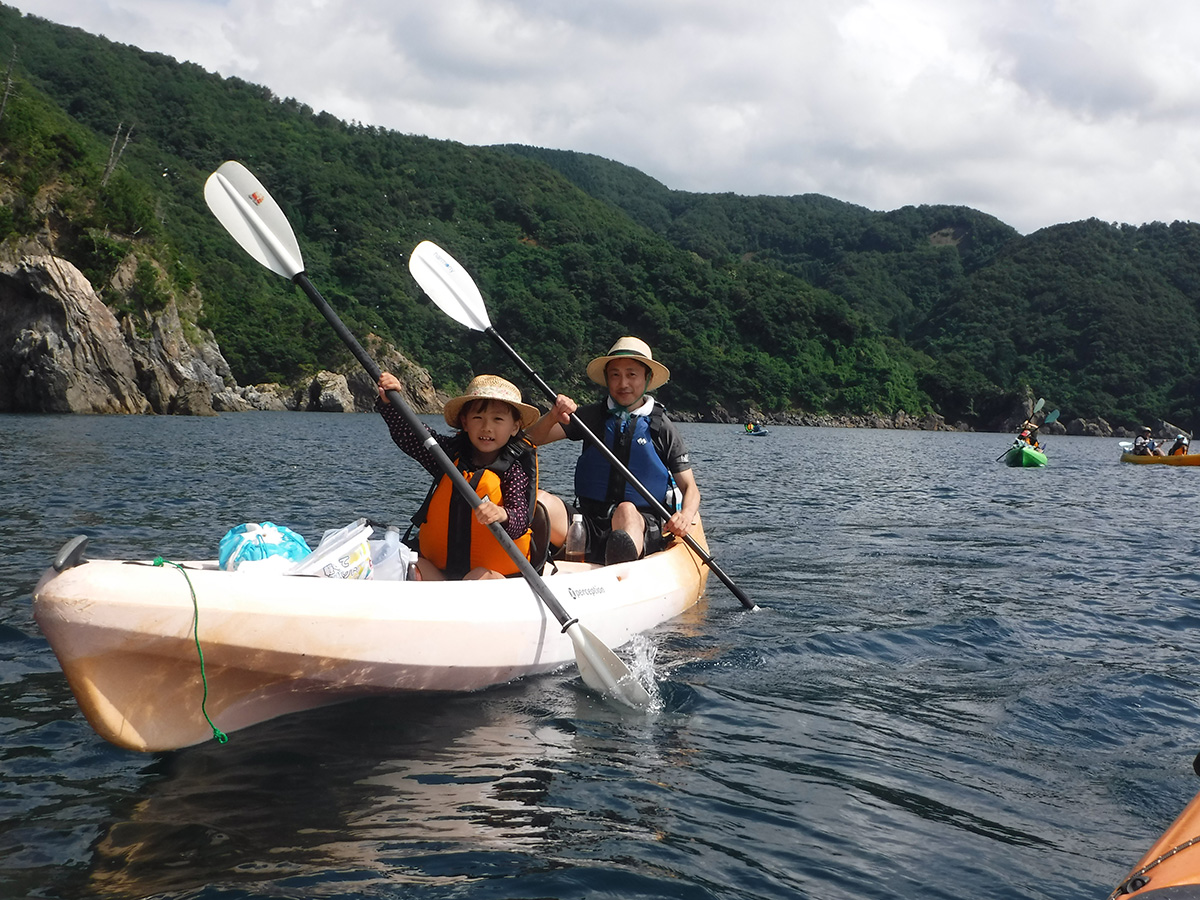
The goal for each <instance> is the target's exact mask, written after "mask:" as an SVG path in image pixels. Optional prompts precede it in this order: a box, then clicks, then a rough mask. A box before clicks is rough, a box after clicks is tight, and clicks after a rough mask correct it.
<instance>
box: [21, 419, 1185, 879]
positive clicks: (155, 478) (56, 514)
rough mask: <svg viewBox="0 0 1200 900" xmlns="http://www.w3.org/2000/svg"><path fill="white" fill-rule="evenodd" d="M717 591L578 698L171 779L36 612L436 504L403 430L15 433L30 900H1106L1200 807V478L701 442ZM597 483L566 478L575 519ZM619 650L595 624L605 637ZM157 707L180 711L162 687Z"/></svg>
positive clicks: (782, 432)
mask: <svg viewBox="0 0 1200 900" xmlns="http://www.w3.org/2000/svg"><path fill="white" fill-rule="evenodd" d="M684 432H685V434H686V437H687V439H688V441H689V442H690V444H691V446H692V449H693V459H694V462H695V465H696V471H697V473H698V478H699V481H700V483H701V486H702V489H703V492H704V505H703V510H704V514H705V523H706V527H707V531H708V535H709V539H710V541H711V543H712V547H713V553H714V556H715V557H716V558H717V560H718V561H719V562H720V563H721V564H722V566H723V567H724V568H725V570H726V571H727V572H728V573H729V574H730V575H731V577H732V578H733V579H734V580H735V581H736V582H737V583H738V584H739V585H740V586H741V587H742V588H743V589H744V590H745V591H746V592H747V593H748V594H749V595H750V596H751V597H752V598H754V599H755V600H756V601H757V602H758V603H759V604H760V605H762V606H763V607H764V608H763V609H762V610H761V611H759V612H756V613H747V612H745V611H743V610H742V609H741V607H740V605H739V604H738V603H737V601H736V600H735V599H734V598H733V596H732V595H731V594H730V593H729V592H728V591H727V590H726V589H725V587H724V586H723V585H722V584H721V583H720V582H718V581H717V580H716V579H712V580H710V582H709V591H708V596H707V598H706V600H705V601H704V602H703V603H702V605H701V607H700V608H698V609H697V610H695V611H694V612H693V613H691V614H689V615H687V616H686V617H684V618H683V619H681V620H678V621H674V622H671V623H669V624H667V625H665V626H663V627H661V628H660V629H658V630H657V631H656V632H654V633H653V634H651V635H650V636H649V641H648V642H645V643H644V644H642V645H641V646H640V647H638V648H637V649H636V657H631V656H630V651H628V650H625V651H622V652H623V653H624V654H626V656H627V658H633V659H634V662H635V664H636V665H641V666H645V665H652V666H653V671H654V676H655V678H656V681H657V683H658V686H659V690H660V692H661V694H662V697H663V704H662V706H663V708H662V709H660V710H657V711H654V712H649V713H637V712H632V711H628V710H624V709H616V708H613V707H611V706H609V705H607V704H605V703H604V702H602V701H599V700H597V699H596V698H594V697H592V696H591V695H589V694H588V693H587V692H586V691H585V690H584V689H583V688H582V687H581V685H580V683H579V682H578V680H577V678H576V677H575V674H574V672H573V670H572V671H564V672H561V673H555V674H551V675H547V676H543V677H538V678H531V679H527V680H525V681H522V682H519V683H516V684H513V685H509V686H505V687H501V688H498V689H495V690H490V691H486V692H483V693H478V694H471V695H462V696H454V697H450V698H439V699H417V700H413V699H395V698H390V699H381V700H375V701H371V702H364V703H355V704H350V705H346V706H341V707H336V708H332V709H328V710H322V711H318V712H315V713H306V714H302V715H298V716H293V717H290V718H286V719H281V720H278V721H275V722H271V723H267V724H264V725H261V726H258V727H256V728H252V729H249V730H246V731H242V732H237V733H235V734H234V735H233V736H232V738H231V740H230V741H229V743H228V744H225V745H218V744H215V743H214V744H208V745H204V746H199V747H195V748H191V749H188V750H183V751H179V752H175V753H166V754H157V755H142V754H134V753H130V752H126V751H123V750H119V749H117V748H115V747H112V746H110V745H108V744H106V743H105V742H104V741H102V740H101V739H100V738H98V737H97V736H96V735H95V734H94V733H93V732H92V731H91V730H90V729H89V728H88V726H87V724H86V723H85V722H84V721H83V719H82V717H81V716H80V715H79V713H78V711H77V709H76V706H75V703H74V700H73V698H72V697H71V694H70V692H69V690H68V689H67V686H66V683H65V681H64V679H63V677H62V674H61V672H60V670H59V668H58V665H57V662H56V660H55V659H54V656H53V654H52V653H51V651H50V650H49V647H48V646H47V644H46V642H45V641H44V640H43V638H42V637H41V635H40V633H39V632H38V630H37V627H36V625H35V624H34V623H33V619H32V616H31V611H30V592H31V590H32V588H33V585H34V582H35V581H36V579H37V577H38V575H39V573H40V572H41V571H42V570H43V568H45V566H46V565H47V564H48V563H49V561H50V559H51V557H52V556H53V554H54V552H55V550H56V549H57V548H58V547H59V546H60V545H61V544H62V543H63V542H64V541H65V540H67V539H68V538H69V537H71V536H73V535H75V534H77V533H80V532H83V533H86V534H88V535H90V536H91V545H90V548H89V554H90V555H91V556H93V557H105V556H109V557H149V556H155V555H162V556H164V557H166V558H168V559H172V558H188V557H196V556H202V557H212V556H215V554H216V549H217V541H218V540H219V538H220V536H221V535H222V534H223V533H224V531H225V530H226V529H227V528H229V527H230V526H232V525H235V524H238V523H240V522H244V521H263V520H271V521H275V522H279V523H283V524H287V525H290V526H291V527H293V528H295V529H296V530H297V531H300V532H301V533H302V534H304V535H305V536H307V537H308V538H310V540H315V539H316V538H319V536H320V534H321V532H322V531H323V530H324V529H326V528H332V527H339V526H341V525H344V524H346V523H347V522H349V521H351V520H353V519H354V518H356V517H358V516H360V515H367V516H370V517H372V518H375V519H379V520H389V519H391V520H400V519H402V518H404V517H405V516H407V515H408V514H409V513H410V512H411V510H412V508H413V506H414V504H415V503H416V502H417V501H418V500H419V499H420V497H421V496H422V495H423V493H424V490H425V488H426V486H427V481H426V478H425V476H424V474H423V473H421V472H419V471H418V470H417V469H416V467H415V466H414V465H412V464H411V463H410V461H409V460H408V459H407V458H406V457H403V456H402V455H401V454H400V453H399V452H398V451H396V450H395V448H394V447H393V446H392V445H391V443H390V442H389V441H388V439H387V436H386V433H385V430H384V428H383V425H382V423H381V422H380V421H379V420H378V419H377V418H376V417H375V416H371V415H364V416H321V415H302V414H267V413H262V414H243V415H225V416H222V417H220V418H218V419H174V418H83V417H0V471H2V472H3V476H2V480H3V502H2V503H0V540H2V545H3V548H4V552H3V554H0V822H2V824H0V896H3V897H14V898H15V897H26V896H28V897H40V898H81V897H120V898H143V897H156V898H168V897H169V898H204V900H218V898H219V900H241V898H268V897H270V898H280V897H283V898H325V897H337V898H404V897H421V898H472V900H473V898H533V897H539V898H541V897H554V898H584V897H587V898H593V897H614V898H639V897H645V898H650V897H654V898H660V897H661V898H667V897H670V898H761V897H805V898H809V897H811V898H822V900H841V898H846V900H850V898H853V900H871V898H897V897H900V898H907V897H918V896H919V897H922V898H955V900H959V898H979V897H988V898H1023V900H1027V898H1049V900H1065V898H1085V897H1101V898H1102V897H1105V896H1107V894H1108V892H1109V890H1111V888H1112V886H1113V885H1114V884H1115V883H1116V882H1117V881H1118V880H1119V879H1120V878H1121V876H1122V875H1123V874H1124V873H1125V871H1126V870H1127V869H1128V868H1129V867H1130V865H1131V864H1132V863H1133V862H1134V861H1135V860H1136V859H1137V857H1139V856H1140V855H1141V854H1142V852H1143V851H1144V850H1145V849H1146V847H1147V846H1148V845H1149V843H1150V842H1151V840H1152V839H1153V838H1154V837H1156V836H1157V835H1158V834H1159V833H1160V832H1161V831H1162V830H1163V828H1164V827H1165V826H1166V825H1167V824H1168V823H1169V821H1170V820H1171V819H1173V818H1174V816H1175V815H1176V814H1177V813H1178V811H1179V810H1180V809H1181V808H1182V807H1183V805H1184V804H1185V803H1186V801H1187V800H1188V799H1190V797H1191V796H1192V794H1193V793H1194V792H1195V791H1196V789H1197V788H1198V787H1200V783H1198V782H1197V779H1196V778H1195V776H1193V775H1192V772H1191V762H1192V758H1193V756H1194V755H1195V753H1196V751H1197V750H1198V749H1200V690H1198V687H1200V686H1198V683H1197V682H1198V679H1200V667H1198V666H1197V651H1196V646H1197V645H1196V640H1195V634H1196V627H1197V624H1198V622H1200V616H1198V613H1200V604H1198V602H1197V595H1198V593H1200V580H1198V575H1197V572H1196V558H1197V556H1196V551H1197V540H1196V538H1195V536H1194V535H1195V531H1194V524H1195V523H1194V516H1195V514H1196V512H1197V509H1198V501H1200V470H1191V469H1186V470H1185V469H1176V468H1168V467H1136V466H1130V465H1121V464H1119V463H1118V462H1117V455H1118V450H1117V447H1116V442H1115V441H1107V440H1100V439H1086V438H1063V437H1059V438H1053V437H1052V438H1050V439H1049V456H1050V465H1049V466H1048V467H1047V468H1045V469H1040V470H1038V469H1009V468H1006V467H1004V466H1003V465H1002V464H999V463H997V462H996V461H995V458H996V456H997V455H999V454H1000V453H1001V452H1003V450H1004V449H1005V448H1006V446H1007V443H1008V439H1007V438H1006V437H1005V436H1003V435H995V434H950V433H943V434H937V433H932V434H930V433H919V432H882V431H855V430H830V429H814V428H784V427H776V428H772V429H771V434H770V436H769V437H765V438H747V437H742V436H740V435H739V434H738V430H737V428H735V427H722V426H713V425H690V426H684ZM571 453H572V449H571V448H570V447H569V446H566V445H554V446H553V447H551V448H547V450H546V451H544V457H543V472H544V481H547V482H549V486H550V487H552V488H556V489H560V490H565V489H566V486H567V484H568V483H569V470H570V463H571V459H572V456H571ZM585 624H586V623H585ZM148 689H153V686H152V685H150V686H148Z"/></svg>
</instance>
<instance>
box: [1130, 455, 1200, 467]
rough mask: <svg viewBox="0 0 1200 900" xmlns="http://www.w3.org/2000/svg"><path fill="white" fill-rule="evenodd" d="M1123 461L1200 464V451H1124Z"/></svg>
mask: <svg viewBox="0 0 1200 900" xmlns="http://www.w3.org/2000/svg"><path fill="white" fill-rule="evenodd" d="M1121 462H1127V463H1134V464H1135V465H1139V466H1144V465H1160V466H1200V453H1184V454H1182V455H1181V456H1148V455H1147V454H1145V453H1122V454H1121Z"/></svg>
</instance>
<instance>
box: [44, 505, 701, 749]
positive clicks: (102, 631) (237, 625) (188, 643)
mask: <svg viewBox="0 0 1200 900" xmlns="http://www.w3.org/2000/svg"><path fill="white" fill-rule="evenodd" d="M691 535H692V536H693V537H694V538H695V539H696V544H697V546H699V547H703V548H704V550H705V553H707V544H706V543H705V540H704V530H703V526H702V525H701V523H700V522H699V521H698V520H697V523H696V525H695V527H694V528H693V530H692V532H691ZM81 540H82V543H86V541H85V540H83V539H76V541H81ZM74 543H75V542H74V541H73V542H71V544H74ZM71 544H68V547H70V546H71ZM79 546H80V547H82V544H80V545H79ZM66 549H67V548H64V551H62V552H60V555H59V558H58V559H57V560H56V561H55V565H56V567H51V568H50V569H48V570H47V571H46V572H45V573H44V574H43V575H42V577H41V579H40V580H39V581H38V584H37V586H36V587H35V588H34V592H33V614H34V618H35V619H36V621H37V624H38V626H39V628H40V629H41V630H42V633H43V634H44V635H45V636H46V639H47V640H48V641H49V643H50V646H51V648H52V649H53V650H54V653H55V655H56V656H57V657H58V661H59V664H60V665H61V666H62V670H63V673H64V674H65V675H66V678H67V682H68V684H69V685H70V687H71V690H72V692H73V693H74V695H75V699H76V702H77V703H78V704H79V708H80V709H81V710H82V712H83V714H84V716H85V717H86V718H87V721H88V723H89V724H90V725H91V726H92V728H93V729H95V731H96V732H97V733H98V734H99V735H100V736H101V737H103V738H105V739H106V740H108V741H110V742H112V743H113V744H116V745H117V746H119V747H124V748H127V749H130V750H139V751H160V750H173V749H176V748H179V747H186V746H189V745H192V744H197V743H200V742H202V741H204V740H207V739H209V738H211V737H213V736H218V738H219V737H220V735H218V729H219V731H220V732H224V733H228V732H231V731H235V730H237V729H239V728H245V727H247V726H250V725H254V724H256V723H259V722H263V721H266V720H268V719H272V718H275V717H276V716H281V715H284V714H287V713H292V712H297V711H300V710H305V709H313V708H316V707H319V706H326V705H329V704H333V703H338V702H342V701H346V700H352V699H355V698H358V697H363V696H367V695H372V694H380V693H387V692H407V691H474V690H479V689H481V688H486V687H489V686H491V685H497V684H502V683H505V682H508V681H512V680H513V679H516V678H521V677H523V676H526V675H533V674H536V673H540V672H548V671H551V670H554V669H560V668H563V667H564V666H567V665H569V664H571V663H573V662H574V661H575V658H576V654H575V649H574V646H573V644H572V641H571V638H570V637H569V636H568V635H567V634H564V633H563V630H562V629H561V628H560V627H559V624H558V622H557V621H556V619H555V618H554V617H553V616H552V615H550V614H549V613H548V612H547V610H546V608H545V606H544V604H543V603H542V602H541V601H540V600H539V598H538V597H537V596H536V595H535V594H534V593H533V591H532V589H531V588H530V587H529V585H528V584H527V583H526V582H525V580H524V579H522V578H506V579H497V580H491V581H384V580H378V581H376V580H353V579H350V580H347V579H340V578H322V577H313V576H299V575H285V574H278V573H275V572H263V571H261V570H260V571H258V572H255V571H253V570H251V571H245V572H243V571H234V572H229V571H225V570H223V569H221V568H220V566H219V565H218V563H217V562H216V561H197V562H180V563H174V564H165V565H164V564H162V560H155V561H154V562H150V561H122V560H99V559H97V560H84V559H82V550H81V549H80V552H78V553H75V554H72V557H73V558H72V559H69V560H67V561H65V562H64V560H63V556H64V553H65V551H66ZM556 565H557V568H556V569H555V567H554V565H547V566H546V571H545V573H544V574H543V577H544V579H545V582H546V585H547V586H548V587H549V588H550V589H551V590H552V591H553V592H554V594H555V596H556V597H558V598H561V602H562V603H563V605H564V606H566V607H567V608H569V609H570V611H571V614H572V615H574V616H577V617H578V618H579V621H580V622H581V623H585V624H586V626H587V628H588V629H589V630H590V631H591V632H592V633H593V634H594V635H595V636H596V638H597V639H598V640H600V641H602V642H603V643H604V644H605V645H607V646H608V647H619V646H621V645H623V644H625V643H626V642H628V641H629V640H630V639H632V638H633V637H634V636H635V635H637V634H640V633H641V632H644V631H647V630H649V629H651V628H654V627H655V626H656V625H659V624H660V623H662V622H665V621H667V620H668V619H671V618H674V617H675V616H677V615H679V614H680V613H682V612H683V611H684V610H686V609H688V608H689V607H691V606H692V605H693V604H695V603H696V602H697V601H698V600H699V599H700V595H701V593H702V592H703V590H704V586H705V581H706V579H707V577H708V567H707V566H706V565H705V563H704V561H703V559H702V558H701V557H700V556H699V555H698V554H697V553H695V552H694V551H693V550H692V549H691V548H690V547H689V546H688V545H687V544H685V543H684V542H682V541H676V542H674V543H673V544H672V545H670V546H669V547H668V548H667V549H665V550H663V551H661V552H659V553H655V554H652V555H650V556H648V557H646V558H644V559H641V560H637V561H635V562H629V563H621V564H617V565H611V566H596V565H591V564H588V563H568V562H558V563H557V564H556Z"/></svg>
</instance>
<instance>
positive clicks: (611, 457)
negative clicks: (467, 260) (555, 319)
mask: <svg viewBox="0 0 1200 900" xmlns="http://www.w3.org/2000/svg"><path fill="white" fill-rule="evenodd" d="M484 332H485V333H486V334H488V335H490V336H491V338H492V340H494V341H495V342H496V343H497V344H499V345H500V348H501V349H502V350H504V352H505V353H507V354H508V355H509V357H511V359H512V361H513V362H515V363H516V364H517V365H518V366H519V367H520V368H521V371H522V372H524V373H525V374H526V375H528V376H529V377H530V378H531V379H533V382H534V383H535V384H536V385H537V386H538V388H539V389H540V390H541V391H542V393H543V394H545V395H546V397H547V398H549V400H550V402H551V403H553V402H554V401H555V400H557V399H558V393H557V392H556V391H555V390H554V388H552V387H550V385H548V384H546V382H545V381H544V380H543V379H542V376H541V375H539V374H538V373H537V372H535V371H534V370H533V368H532V367H531V366H530V365H529V363H527V362H525V360H524V359H522V358H521V355H520V354H519V353H517V351H516V350H514V349H513V348H512V347H511V346H509V343H508V341H506V340H504V338H503V337H502V336H501V334H500V332H498V331H497V330H496V329H495V327H493V326H492V325H489V326H488V327H487V328H485V329H484ZM571 422H572V423H573V424H574V425H575V427H576V428H578V429H579V430H580V431H581V432H583V436H584V438H585V439H586V440H587V441H588V443H590V444H591V445H592V446H593V447H595V448H596V449H597V450H599V451H600V452H601V453H602V454H603V455H604V458H605V459H607V460H608V462H609V464H610V465H612V466H615V467H616V469H617V471H619V472H620V473H621V475H622V476H624V478H625V480H626V481H628V482H629V483H630V484H631V485H633V487H634V489H635V490H636V491H637V492H638V493H639V494H641V495H642V496H643V497H645V498H646V501H647V502H648V503H649V504H650V506H651V508H652V509H653V510H654V512H655V514H657V515H658V516H659V517H660V518H662V519H663V520H664V521H665V520H667V519H669V518H671V513H670V512H668V511H667V508H666V507H665V506H663V505H662V501H660V500H659V499H658V498H657V497H655V496H654V495H653V494H651V493H650V489H649V488H647V487H646V486H645V485H644V484H642V483H641V482H640V481H638V480H637V478H635V477H634V475H633V473H632V472H630V471H629V469H628V467H626V466H625V465H624V464H623V463H622V462H621V461H620V460H619V459H617V457H616V454H614V453H613V452H612V450H610V449H609V448H608V445H607V444H605V443H604V441H603V440H601V439H600V438H599V437H598V436H596V435H595V434H593V433H592V430H591V429H590V428H588V427H587V426H586V425H584V424H583V422H582V421H580V419H579V416H577V415H576V414H575V413H571ZM683 541H684V543H686V544H687V545H688V546H689V547H691V548H692V550H693V551H694V552H695V553H696V555H697V556H699V557H700V558H701V559H702V560H704V563H705V565H707V566H708V568H709V569H710V570H711V571H712V573H713V574H714V575H716V576H717V578H719V579H720V580H721V581H722V583H723V584H724V585H725V586H726V587H727V588H729V590H730V591H732V592H733V596H735V597H737V598H738V600H739V601H740V602H741V604H742V606H744V607H745V608H746V609H758V606H757V604H755V602H754V601H753V600H751V599H750V598H749V597H747V596H746V594H745V593H744V592H743V591H742V589H741V588H739V587H738V586H737V585H736V584H734V583H733V580H732V579H731V578H730V577H729V576H728V575H726V574H725V573H724V572H723V571H721V567H720V566H718V565H717V563H716V561H715V560H714V559H713V558H712V555H711V554H710V553H709V552H708V551H707V550H705V549H704V548H703V547H701V546H700V544H699V543H698V542H697V541H696V539H695V538H694V537H692V536H691V535H690V534H685V535H684V536H683Z"/></svg>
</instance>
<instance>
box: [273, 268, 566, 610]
mask: <svg viewBox="0 0 1200 900" xmlns="http://www.w3.org/2000/svg"><path fill="white" fill-rule="evenodd" d="M293 281H294V282H295V283H296V284H297V285H299V286H300V289H301V290H302V291H304V293H305V294H307V295H308V299H309V300H311V301H312V302H313V305H314V306H316V307H317V309H318V310H319V311H320V313H321V315H323V316H324V317H325V320H326V321H327V322H329V324H330V325H332V326H333V330H334V331H336V332H337V334H338V337H340V338H341V339H342V341H343V342H345V344H346V346H347V347H349V348H350V352H351V353H353V354H354V358H355V359H357V360H358V361H359V363H360V364H361V365H362V367H363V368H364V369H366V370H367V374H368V375H370V376H371V379H372V380H373V381H374V382H375V383H376V384H378V383H379V378H380V376H381V375H382V374H383V372H382V371H380V369H379V366H377V365H376V364H375V360H373V359H371V355H370V354H369V353H367V351H366V350H364V349H363V347H362V344H360V343H359V342H358V338H356V337H355V336H354V335H353V334H352V333H351V332H350V329H348V328H347V327H346V325H345V323H343V322H342V320H341V318H339V317H338V314H337V313H336V312H334V311H333V307H331V306H330V305H329V304H328V303H327V302H326V301H325V298H324V297H322V296H321V292H320V291H318V290H317V289H316V288H315V287H314V286H313V283H312V282H311V281H309V280H308V276H307V275H305V274H304V273H303V272H301V273H300V274H298V275H297V276H296V277H295V278H294V279H293ZM388 400H389V401H390V402H391V404H392V406H394V407H395V408H396V409H397V410H399V411H400V414H401V415H402V416H404V421H405V422H407V423H408V427H409V428H411V429H412V430H413V431H414V432H416V433H417V434H422V433H423V432H424V431H425V426H424V425H423V424H422V423H421V420H420V419H418V418H417V415H416V413H414V412H413V411H412V409H410V408H409V405H408V404H407V403H405V402H404V397H402V396H401V394H400V392H399V391H388ZM425 447H426V448H427V449H428V450H429V452H430V453H432V454H433V457H434V459H435V460H436V461H437V464H438V466H439V467H440V468H441V470H442V471H443V472H444V473H446V475H447V476H448V477H449V478H450V481H451V482H452V483H453V485H454V488H455V490H457V491H458V492H459V493H460V494H461V495H462V496H463V498H464V499H465V500H466V501H467V502H468V503H469V504H471V508H472V509H475V508H476V507H478V506H479V505H480V504H482V503H483V499H482V498H481V497H480V496H479V495H478V494H477V493H475V489H474V488H473V487H471V485H470V483H469V482H468V481H467V479H466V478H464V477H463V473H462V472H460V471H459V470H458V466H456V465H454V462H453V461H452V460H451V459H450V457H449V456H447V455H446V451H445V450H443V449H442V445H441V444H439V443H438V442H437V441H436V440H434V438H433V435H429V437H428V439H427V440H426V441H425ZM488 528H489V529H490V530H491V532H492V534H493V535H495V537H496V540H497V541H499V542H500V546H501V547H503V548H504V552H505V553H507V554H508V555H509V558H510V559H512V561H513V562H514V563H516V565H517V568H518V569H520V570H521V574H522V575H523V576H524V577H525V580H526V581H527V582H528V583H529V586H530V587H531V588H532V589H533V591H534V593H535V594H537V595H538V598H539V599H540V600H541V601H542V602H543V603H545V604H546V608H547V609H549V610H550V612H552V613H553V614H554V618H556V619H558V624H559V625H561V626H562V630H563V631H564V632H565V631H566V630H567V629H568V628H570V627H571V625H573V624H575V622H576V621H578V620H577V619H574V618H572V617H571V616H570V615H569V614H568V613H567V611H566V610H565V609H563V607H562V604H561V603H559V602H558V598H557V597H555V596H554V592H553V591H551V590H550V588H549V587H548V586H547V585H546V582H545V581H544V580H543V579H542V576H541V575H539V574H538V572H537V570H536V569H535V568H534V567H533V565H532V564H531V563H530V562H529V559H528V558H527V557H526V556H525V554H524V553H522V552H521V549H520V548H519V547H518V546H517V545H516V543H515V542H514V541H513V539H512V538H511V537H510V536H509V534H508V532H507V531H505V530H504V526H503V525H501V524H500V523H499V522H493V523H492V524H491V525H489V526H488Z"/></svg>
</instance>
